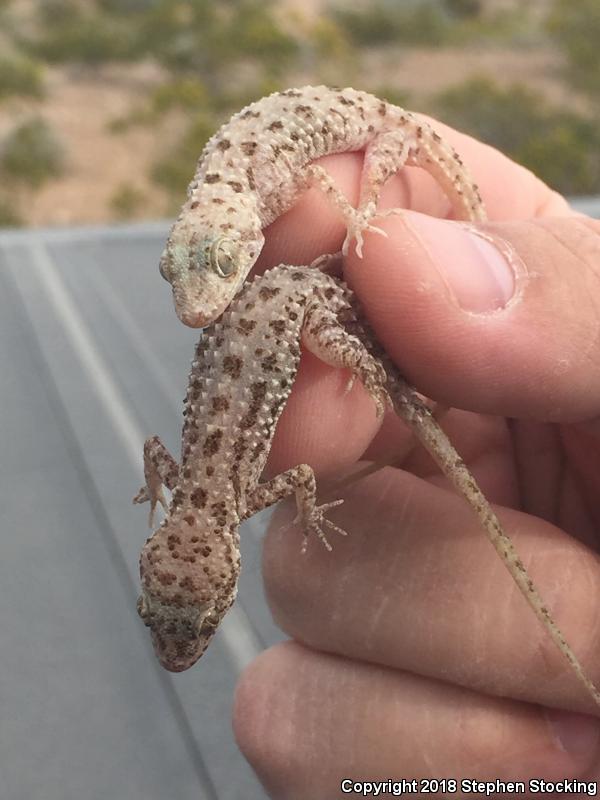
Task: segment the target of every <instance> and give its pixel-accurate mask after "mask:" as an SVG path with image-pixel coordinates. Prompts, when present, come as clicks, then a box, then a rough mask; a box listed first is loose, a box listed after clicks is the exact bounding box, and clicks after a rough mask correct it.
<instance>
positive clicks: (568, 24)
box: [547, 0, 600, 96]
mask: <svg viewBox="0 0 600 800" xmlns="http://www.w3.org/2000/svg"><path fill="white" fill-rule="evenodd" d="M547 27H548V30H549V31H550V33H551V35H552V36H553V38H554V39H555V41H556V42H557V43H558V45H559V46H560V47H561V49H562V50H563V52H564V54H565V58H566V61H567V75H568V78H569V80H570V81H571V82H572V83H573V85H575V86H577V87H578V88H580V89H584V90H585V91H588V92H590V93H591V94H594V95H596V96H597V95H599V94H600V47H599V42H600V3H599V2H598V0H578V2H576V3H574V2H572V0H554V3H553V6H552V10H551V13H550V15H549V17H548V21H547Z"/></svg>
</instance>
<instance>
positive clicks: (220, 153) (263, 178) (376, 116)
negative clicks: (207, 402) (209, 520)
mask: <svg viewBox="0 0 600 800" xmlns="http://www.w3.org/2000/svg"><path fill="white" fill-rule="evenodd" d="M359 150H364V165H363V171H362V177H361V186H360V197H359V205H358V209H355V208H353V207H352V206H351V205H350V204H349V202H348V201H347V200H346V198H345V197H344V195H343V194H342V193H341V191H340V190H339V189H338V188H337V187H336V185H335V183H334V182H333V180H332V179H331V177H330V176H329V175H328V173H327V172H326V171H325V170H324V169H323V168H322V167H321V166H320V165H318V164H313V163H311V162H313V161H314V160H315V159H317V158H319V157H320V156H324V155H328V154H330V153H342V152H347V151H359ZM403 166H418V167H422V168H423V169H425V170H426V171H427V172H429V173H430V174H431V175H432V176H433V177H434V178H435V179H436V180H437V181H438V182H439V184H440V186H441V187H442V189H443V190H444V191H445V192H446V194H447V195H448V198H449V200H450V202H451V204H452V210H453V214H454V216H455V217H456V218H457V219H463V220H472V221H478V220H484V219H485V218H486V215H485V210H484V207H483V202H482V200H481V196H480V194H479V190H478V188H477V186H476V184H475V183H474V181H473V179H472V178H471V176H470V175H469V173H468V171H467V169H466V167H465V166H464V164H463V162H462V160H461V158H460V156H459V155H458V153H456V151H455V150H454V149H453V148H452V147H451V146H450V145H449V144H448V143H447V142H445V141H444V140H443V139H442V138H441V137H440V136H439V135H438V134H437V133H436V132H435V131H434V130H433V129H432V128H431V126H430V125H429V124H428V123H427V122H425V121H424V120H422V119H420V118H417V117H415V116H414V115H413V114H412V113H411V112H410V111H405V110H403V109H402V108H399V107H398V106H394V105H391V104H390V103H387V102H385V101H383V100H379V99H378V98H377V97H374V96H373V95H371V94H368V93H367V92H362V91H357V90H355V89H350V88H347V89H332V88H328V87H326V86H304V87H303V88H300V89H288V90H287V91H284V92H276V93H274V94H272V95H270V96H269V97H264V98H262V99H261V100H258V101H257V102H255V103H252V104H251V105H249V106H247V107H246V108H244V109H243V110H242V111H240V112H239V113H237V114H235V115H234V116H233V117H232V118H231V119H230V120H229V121H228V122H226V123H225V124H224V125H223V126H222V127H221V128H220V130H219V131H218V132H217V133H216V134H215V135H214V136H213V137H212V138H211V139H210V141H209V142H208V143H207V144H206V147H205V148H204V150H203V152H202V154H201V156H200V159H199V161H198V166H197V169H196V173H195V175H194V178H193V180H192V182H191V183H190V185H189V187H188V193H187V200H186V202H185V204H184V206H183V208H182V209H181V213H180V215H179V217H178V219H177V220H176V222H175V224H174V225H173V227H172V229H171V232H170V234H169V237H168V240H167V244H166V247H165V250H164V252H163V255H162V257H161V261H160V272H161V275H162V276H163V277H164V278H165V279H166V280H167V281H168V282H169V283H170V284H171V287H172V289H173V298H174V302H175V309H176V311H177V314H178V316H179V318H180V320H181V321H182V322H183V323H185V324H186V325H189V326H191V327H203V326H205V325H207V324H208V323H210V322H212V321H213V320H215V319H216V318H217V317H218V316H219V315H220V314H222V312H223V311H224V310H225V308H227V306H228V305H229V303H230V302H231V300H232V299H233V297H234V296H235V295H236V293H237V292H238V291H239V289H240V287H241V286H242V284H243V282H244V280H245V279H246V276H247V275H248V272H249V271H250V269H251V268H252V266H253V264H254V263H255V261H256V259H257V257H258V255H259V253H260V251H261V249H262V246H263V243H264V236H263V233H262V229H263V228H264V227H265V226H267V225H269V224H270V223H271V222H273V220H275V219H276V218H277V217H278V216H280V215H281V214H282V213H283V212H284V211H287V210H288V209H289V208H291V207H292V205H293V204H294V203H295V202H296V200H297V199H298V197H299V196H300V195H301V194H302V193H303V192H304V191H305V190H306V189H307V188H309V187H310V186H318V187H320V188H321V189H322V190H323V191H324V192H325V193H326V195H327V197H328V198H329V199H330V200H331V202H332V203H333V204H334V206H335V207H336V208H337V210H338V211H339V212H340V214H341V215H342V217H343V218H344V221H345V223H346V226H347V236H346V240H345V242H344V246H343V251H342V252H343V253H344V254H346V253H347V251H348V247H349V244H350V242H351V241H352V239H353V238H356V242H357V247H356V249H357V253H358V255H359V256H361V255H362V244H363V233H364V232H365V231H369V230H370V231H375V232H378V233H381V234H383V235H385V232H384V231H383V230H381V229H380V228H377V227H375V226H373V225H371V223H370V220H371V219H372V217H374V216H375V213H376V208H377V201H378V199H379V194H380V192H381V189H382V187H383V184H384V183H385V181H386V180H387V179H388V178H389V177H390V176H391V175H394V174H395V173H396V172H398V171H399V170H400V169H401V168H402V167H403ZM384 213H394V212H390V211H388V212H384Z"/></svg>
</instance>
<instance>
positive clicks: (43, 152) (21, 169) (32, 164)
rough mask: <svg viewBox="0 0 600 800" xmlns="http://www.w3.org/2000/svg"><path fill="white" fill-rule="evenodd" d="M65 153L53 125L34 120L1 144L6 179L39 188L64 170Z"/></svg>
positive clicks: (0, 161) (0, 165)
mask: <svg viewBox="0 0 600 800" xmlns="http://www.w3.org/2000/svg"><path fill="white" fill-rule="evenodd" d="M64 164H65V150H64V147H63V145H62V143H61V141H60V139H59V138H58V137H57V135H56V133H55V132H54V130H53V129H52V128H51V126H50V125H49V124H48V123H47V122H46V121H45V120H44V119H42V118H41V117H32V118H31V119H29V120H27V121H26V122H23V123H21V124H20V125H18V126H17V127H16V128H14V129H13V130H12V131H11V132H10V133H9V134H8V135H7V136H6V138H5V139H4V141H3V142H2V143H1V145H0V171H1V172H2V175H3V177H4V178H7V179H9V180H12V181H14V182H17V183H24V184H27V185H29V186H32V187H35V188H37V187H39V186H41V185H42V184H43V183H45V182H46V181H48V180H50V179H51V178H56V177H58V176H60V175H61V174H62V173H63V171H64Z"/></svg>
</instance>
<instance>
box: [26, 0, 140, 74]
mask: <svg viewBox="0 0 600 800" xmlns="http://www.w3.org/2000/svg"><path fill="white" fill-rule="evenodd" d="M39 14H40V24H39V25H38V32H37V34H32V35H31V36H29V37H28V38H27V39H25V40H24V42H23V44H24V46H25V47H27V49H28V50H29V51H30V52H32V53H33V54H34V55H36V56H37V57H39V58H42V59H45V60H46V61H49V62H50V63H59V64H62V63H69V62H76V63H80V64H86V65H90V66H95V65H98V64H102V63H105V62H108V61H132V60H136V59H137V58H138V57H139V48H138V39H137V33H136V29H135V26H134V25H133V23H130V24H128V22H127V21H126V20H123V19H120V18H117V17H116V16H115V15H114V14H109V13H102V12H100V11H98V9H97V7H96V5H95V4H92V3H90V4H88V6H87V7H85V8H84V7H82V5H81V4H80V3H77V2H73V0H52V1H51V2H47V3H43V4H41V7H40V9H39Z"/></svg>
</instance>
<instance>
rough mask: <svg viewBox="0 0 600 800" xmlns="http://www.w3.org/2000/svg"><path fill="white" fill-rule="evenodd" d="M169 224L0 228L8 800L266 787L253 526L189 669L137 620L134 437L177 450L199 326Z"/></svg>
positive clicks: (587, 206)
mask: <svg viewBox="0 0 600 800" xmlns="http://www.w3.org/2000/svg"><path fill="white" fill-rule="evenodd" d="M574 204H575V205H576V207H577V208H578V210H581V211H584V212H587V213H591V214H595V215H597V216H600V202H599V201H598V200H597V199H594V198H585V199H582V200H579V201H575V203H574ZM166 230H167V226H166V225H159V224H156V225H143V226H130V227H123V228H113V229H93V228H92V229H79V230H65V231H46V232H44V231H42V232H36V233H27V232H15V233H0V376H1V377H0V409H1V417H0V420H1V422H0V454H1V455H0V532H1V536H2V550H1V553H2V555H1V558H0V661H1V663H0V798H2V800H107V798H109V799H110V800H112V798H119V800H188V799H190V800H191V798H194V800H198V798H206V800H215V799H216V798H219V800H234V799H235V800H237V798H243V799H244V800H264V798H265V794H264V792H263V790H262V789H261V787H260V786H259V784H258V782H257V781H256V779H255V777H254V776H253V774H252V772H251V770H250V768H249V767H248V765H247V764H246V763H245V761H244V759H243V758H242V756H241V755H240V753H239V752H238V750H237V748H236V745H235V743H234V741H233V736H232V733H231V728H230V722H229V720H230V710H231V701H232V696H233V690H234V686H235V682H236V679H237V676H238V675H239V672H240V671H241V669H242V668H243V666H244V665H245V664H246V663H248V661H250V660H251V659H252V658H253V657H254V655H256V653H258V652H259V651H260V650H261V649H262V648H263V647H264V646H266V645H267V644H270V643H272V642H274V641H276V640H277V639H278V638H280V636H281V635H280V634H279V633H278V631H277V630H276V629H275V627H274V625H273V624H272V622H271V620H270V617H269V614H268V611H267V609H266V607H265V604H264V600H263V598H262V590H261V582H260V566H259V558H260V556H259V550H260V534H261V529H262V527H263V524H262V523H264V519H263V520H262V523H261V520H255V521H253V522H254V524H252V522H251V523H250V524H249V525H247V526H246V527H245V530H244V531H243V536H242V548H243V551H244V554H243V555H244V568H243V571H242V578H241V582H240V602H239V603H238V604H236V606H235V608H234V609H233V610H232V612H230V614H229V615H228V617H227V620H226V622H225V624H224V625H223V627H222V629H221V630H220V632H219V634H218V635H217V637H216V639H215V643H214V645H213V646H212V647H211V648H210V649H209V651H208V652H207V654H206V655H205V656H204V658H203V660H202V662H201V664H200V665H199V666H198V667H196V668H195V669H192V670H190V671H189V672H186V673H183V674H182V675H177V676H173V675H169V674H167V673H166V672H164V671H163V670H162V669H161V668H160V667H159V666H158V665H157V663H156V661H155V659H154V657H153V654H152V652H151V647H150V644H149V637H148V636H147V633H146V630H145V628H144V627H143V626H142V625H141V624H140V621H139V620H138V618H137V616H136V613H135V600H136V596H137V557H138V552H139V548H140V545H141V543H142V542H143V540H144V538H145V536H146V529H145V516H146V515H145V510H144V509H143V508H142V509H140V508H139V507H134V506H133V505H131V497H132V496H133V494H134V493H135V491H136V490H137V489H138V488H139V485H140V483H141V480H142V467H141V452H142V444H143V441H144V439H145V437H146V436H148V435H150V434H154V433H159V434H160V435H161V436H162V438H163V440H164V441H165V443H166V444H167V446H169V447H170V448H171V449H172V451H173V452H178V446H177V445H178V437H179V430H180V425H181V408H182V402H181V401H182V398H183V396H184V391H185V384H186V376H187V371H188V367H189V361H190V359H191V355H192V350H193V345H194V342H195V340H196V337H197V333H195V332H194V331H191V330H188V329H186V328H184V326H183V325H180V324H179V323H178V322H177V321H176V318H175V315H174V313H173V309H172V307H171V301H170V292H169V289H168V287H167V286H166V285H165V284H164V282H163V281H162V280H161V279H160V277H159V275H158V271H157V268H156V264H157V261H158V256H159V254H160V252H161V249H162V246H163V242H164V238H165V234H166Z"/></svg>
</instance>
